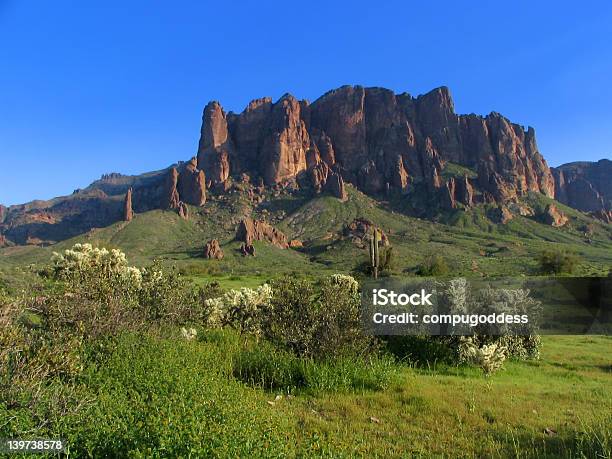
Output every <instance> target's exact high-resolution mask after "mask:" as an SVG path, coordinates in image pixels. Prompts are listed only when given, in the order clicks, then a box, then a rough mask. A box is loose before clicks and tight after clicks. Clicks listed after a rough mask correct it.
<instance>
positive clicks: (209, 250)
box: [204, 239, 224, 260]
mask: <svg viewBox="0 0 612 459" xmlns="http://www.w3.org/2000/svg"><path fill="white" fill-rule="evenodd" d="M223 255H224V254H223V250H222V249H221V245H220V244H219V241H218V240H217V239H211V240H210V241H208V242H207V243H206V245H205V246H204V258H209V259H214V260H222V259H223Z"/></svg>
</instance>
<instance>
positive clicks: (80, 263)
mask: <svg viewBox="0 0 612 459" xmlns="http://www.w3.org/2000/svg"><path fill="white" fill-rule="evenodd" d="M52 262H53V268H54V272H55V275H56V276H57V277H58V278H61V279H65V280H72V281H74V280H77V281H81V280H83V279H86V278H88V277H92V276H95V277H97V278H98V279H106V280H108V279H113V280H116V281H121V282H125V283H127V284H128V285H130V286H133V287H135V288H138V287H140V283H141V282H142V272H141V270H140V269H138V268H136V267H134V266H128V262H127V257H126V255H125V253H123V252H122V251H121V250H118V249H111V250H108V249H106V248H98V247H93V246H92V245H91V244H75V245H74V246H73V247H72V248H71V249H68V250H65V251H64V252H63V253H61V254H60V253H57V252H54V253H53V258H52Z"/></svg>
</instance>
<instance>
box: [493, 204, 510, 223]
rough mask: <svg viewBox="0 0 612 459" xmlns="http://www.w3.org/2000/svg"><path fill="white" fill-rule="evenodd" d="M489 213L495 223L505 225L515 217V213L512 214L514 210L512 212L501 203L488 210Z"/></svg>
mask: <svg viewBox="0 0 612 459" xmlns="http://www.w3.org/2000/svg"><path fill="white" fill-rule="evenodd" d="M488 214H489V218H490V219H491V221H493V222H494V223H499V224H502V225H505V224H506V223H508V222H509V221H510V220H512V219H513V218H514V215H513V214H512V212H510V209H508V208H507V207H506V206H504V205H500V206H498V207H496V208H494V209H492V210H491V211H489V212H488Z"/></svg>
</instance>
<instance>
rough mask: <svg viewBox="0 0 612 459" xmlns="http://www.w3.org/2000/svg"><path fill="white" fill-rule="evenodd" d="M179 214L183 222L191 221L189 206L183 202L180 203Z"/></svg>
mask: <svg viewBox="0 0 612 459" xmlns="http://www.w3.org/2000/svg"><path fill="white" fill-rule="evenodd" d="M177 212H178V215H179V217H181V218H182V219H183V220H189V207H187V204H185V203H184V202H183V201H179V203H178V207H177Z"/></svg>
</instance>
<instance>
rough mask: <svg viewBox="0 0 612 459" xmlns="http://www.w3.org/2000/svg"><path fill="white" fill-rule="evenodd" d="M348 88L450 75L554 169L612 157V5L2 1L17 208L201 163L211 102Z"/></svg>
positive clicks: (1, 153)
mask: <svg viewBox="0 0 612 459" xmlns="http://www.w3.org/2000/svg"><path fill="white" fill-rule="evenodd" d="M94 3H95V4H96V5H94ZM343 84H361V85H366V86H384V87H388V88H390V89H393V90H395V91H397V92H403V91H407V92H409V93H411V94H413V95H417V94H420V93H423V92H426V91H428V90H430V89H432V88H434V87H437V86H440V85H447V86H449V87H450V88H451V92H452V94H453V96H454V99H455V105H456V108H457V111H458V112H459V113H470V112H475V113H479V114H487V113H489V112H491V111H498V112H501V113H503V114H504V115H506V116H507V117H509V118H510V119H511V120H512V121H515V122H518V123H521V124H524V125H531V126H534V127H535V128H536V132H537V134H538V142H539V146H540V150H541V151H542V153H543V154H544V155H545V157H546V158H547V160H548V161H549V164H551V165H553V166H554V165H559V164H561V163H564V162H569V161H575V160H596V159H599V158H602V157H607V158H610V157H611V152H612V129H611V128H612V88H611V86H612V2H609V1H601V2H589V1H583V2H571V3H570V2H567V3H565V2H559V1H555V2H552V1H550V2H544V1H543V2H535V1H525V2H523V1H518V0H517V1H512V2H495V1H490V2H484V1H483V2H456V1H448V2H425V1H406V0H404V1H397V2H394V1H368V2H358V1H350V2H349V1H347V2H344V1H343V2H340V1H336V2H334V1H326V2H318V1H312V0H311V1H302V2H291V1H282V2H281V1H278V2H272V1H270V2H266V1H264V0H261V1H251V2H242V1H215V2H206V1H196V0H194V1H176V0H175V1H166V2H160V1H151V0H149V1H136V0H134V1H132V0H125V1H114V0H106V1H98V2H93V1H64V0H54V1H49V0H32V1H26V0H0V184H1V185H0V202H1V203H4V204H16V203H21V202H25V201H28V200H31V199H34V198H50V197H53V196H57V195H62V194H68V193H71V192H72V190H73V189H74V188H79V187H84V186H86V185H87V184H88V183H90V182H91V181H93V180H94V179H96V178H98V177H99V176H100V175H101V174H102V173H104V172H111V171H117V172H122V173H127V174H135V173H140V172H144V171H149V170H154V169H159V168H163V167H166V166H167V165H169V164H171V163H173V162H174V161H176V160H179V159H188V158H189V157H190V156H192V155H193V154H194V153H195V151H196V146H197V141H198V137H199V129H200V118H201V112H202V109H203V107H204V105H205V104H206V102H207V101H209V100H211V99H216V100H219V101H221V103H222V105H223V106H224V107H225V109H226V110H234V111H241V110H242V109H243V108H244V107H245V106H246V104H247V103H248V101H249V100H250V99H252V98H255V97H261V96H265V95H269V96H272V97H274V98H277V97H279V96H281V95H282V94H283V93H285V92H291V93H292V94H294V95H295V96H296V97H299V98H307V99H310V100H314V99H315V98H316V97H318V96H319V95H321V94H322V93H324V92H325V91H327V90H329V89H332V88H335V87H337V86H340V85H343Z"/></svg>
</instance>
